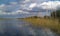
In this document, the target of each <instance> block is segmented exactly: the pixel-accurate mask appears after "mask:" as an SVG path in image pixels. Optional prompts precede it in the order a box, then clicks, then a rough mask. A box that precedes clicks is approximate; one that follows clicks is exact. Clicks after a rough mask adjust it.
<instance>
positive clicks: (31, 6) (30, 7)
mask: <svg viewBox="0 0 60 36" xmlns="http://www.w3.org/2000/svg"><path fill="white" fill-rule="evenodd" d="M36 5H37V4H36V3H32V4H30V5H29V9H32V8H34V7H36Z"/></svg>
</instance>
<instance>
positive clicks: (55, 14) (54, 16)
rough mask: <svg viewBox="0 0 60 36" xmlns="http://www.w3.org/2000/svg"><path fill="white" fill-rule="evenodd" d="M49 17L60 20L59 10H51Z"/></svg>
mask: <svg viewBox="0 0 60 36" xmlns="http://www.w3.org/2000/svg"><path fill="white" fill-rule="evenodd" d="M51 17H53V18H57V19H59V22H60V10H56V11H53V12H52V13H51Z"/></svg>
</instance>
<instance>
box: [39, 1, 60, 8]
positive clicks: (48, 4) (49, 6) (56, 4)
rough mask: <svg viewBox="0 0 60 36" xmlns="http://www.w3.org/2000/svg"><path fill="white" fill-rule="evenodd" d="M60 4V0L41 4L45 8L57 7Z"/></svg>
mask: <svg viewBox="0 0 60 36" xmlns="http://www.w3.org/2000/svg"><path fill="white" fill-rule="evenodd" d="M58 6H60V1H48V2H43V3H41V4H40V7H42V8H43V9H57V7H58Z"/></svg>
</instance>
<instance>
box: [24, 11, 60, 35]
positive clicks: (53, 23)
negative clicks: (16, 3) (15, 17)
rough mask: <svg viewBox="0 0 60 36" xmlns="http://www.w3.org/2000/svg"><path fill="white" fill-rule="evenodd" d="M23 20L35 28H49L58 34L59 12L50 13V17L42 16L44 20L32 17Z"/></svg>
mask: <svg viewBox="0 0 60 36" xmlns="http://www.w3.org/2000/svg"><path fill="white" fill-rule="evenodd" d="M52 17H53V18H52ZM23 20H25V21H27V22H30V23H32V25H33V26H35V27H43V28H50V29H51V30H53V31H54V32H56V33H58V34H60V23H59V22H60V21H59V20H60V10H57V11H54V12H52V13H51V16H44V18H41V17H37V16H33V17H28V18H24V19H23Z"/></svg>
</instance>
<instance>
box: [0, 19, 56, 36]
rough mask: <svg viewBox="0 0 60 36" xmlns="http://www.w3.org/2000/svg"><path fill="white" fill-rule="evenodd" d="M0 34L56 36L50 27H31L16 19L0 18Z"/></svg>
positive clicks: (9, 35) (10, 35) (3, 35)
mask: <svg viewBox="0 0 60 36" xmlns="http://www.w3.org/2000/svg"><path fill="white" fill-rule="evenodd" d="M0 36H56V34H55V33H53V32H52V31H51V30H50V29H47V28H36V27H32V25H31V23H28V22H25V21H23V20H18V19H4V20H0Z"/></svg>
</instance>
